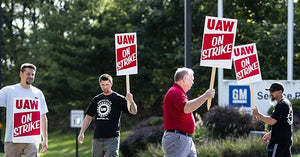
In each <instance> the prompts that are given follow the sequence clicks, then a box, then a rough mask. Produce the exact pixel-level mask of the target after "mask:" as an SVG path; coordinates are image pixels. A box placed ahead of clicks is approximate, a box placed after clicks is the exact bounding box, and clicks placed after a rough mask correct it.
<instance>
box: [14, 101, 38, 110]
mask: <svg viewBox="0 0 300 157" xmlns="http://www.w3.org/2000/svg"><path fill="white" fill-rule="evenodd" d="M38 105H39V101H38V100H36V99H16V108H17V109H31V110H38Z"/></svg>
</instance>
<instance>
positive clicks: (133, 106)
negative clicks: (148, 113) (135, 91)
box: [126, 93, 137, 115]
mask: <svg viewBox="0 0 300 157" xmlns="http://www.w3.org/2000/svg"><path fill="white" fill-rule="evenodd" d="M126 100H127V109H128V112H129V113H130V114H133V115H136V114H137V105H136V103H135V102H134V100H133V96H132V94H131V93H128V94H127V95H126Z"/></svg>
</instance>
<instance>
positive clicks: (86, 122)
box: [77, 115, 93, 143]
mask: <svg viewBox="0 0 300 157" xmlns="http://www.w3.org/2000/svg"><path fill="white" fill-rule="evenodd" d="M92 120H93V117H91V116H89V115H85V118H84V120H83V123H82V127H81V129H80V132H79V135H78V137H77V140H78V142H79V143H83V139H84V132H85V130H86V129H87V128H88V127H89V126H90V124H91V122H92Z"/></svg>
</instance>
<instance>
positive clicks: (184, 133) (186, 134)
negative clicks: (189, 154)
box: [166, 129, 193, 137]
mask: <svg viewBox="0 0 300 157" xmlns="http://www.w3.org/2000/svg"><path fill="white" fill-rule="evenodd" d="M166 132H174V133H177V134H181V135H184V136H188V137H192V136H193V134H189V133H187V132H183V131H179V130H173V129H168V130H166Z"/></svg>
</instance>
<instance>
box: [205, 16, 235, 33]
mask: <svg viewBox="0 0 300 157" xmlns="http://www.w3.org/2000/svg"><path fill="white" fill-rule="evenodd" d="M233 26H234V21H226V20H216V19H210V18H209V19H208V20H207V26H206V27H207V28H208V29H210V30H216V31H228V32H232V29H233Z"/></svg>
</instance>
